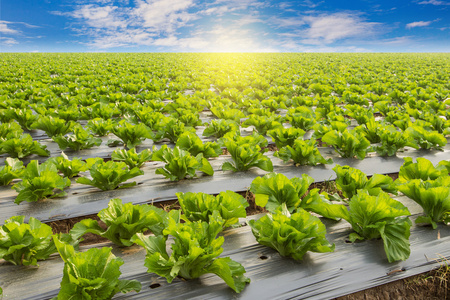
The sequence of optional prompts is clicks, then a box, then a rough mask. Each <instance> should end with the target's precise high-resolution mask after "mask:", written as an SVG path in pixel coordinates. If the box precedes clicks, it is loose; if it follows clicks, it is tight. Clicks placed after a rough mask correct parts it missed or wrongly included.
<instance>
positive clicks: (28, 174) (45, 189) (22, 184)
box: [12, 160, 71, 204]
mask: <svg viewBox="0 0 450 300" xmlns="http://www.w3.org/2000/svg"><path fill="white" fill-rule="evenodd" d="M70 184H71V182H70V179H69V178H66V177H61V176H60V175H59V174H58V173H57V170H56V167H55V165H53V164H51V163H44V164H41V165H39V162H38V161H37V160H32V161H31V162H30V163H29V164H28V165H27V167H26V169H25V172H24V174H23V180H22V181H19V182H18V183H16V184H14V185H13V186H12V188H13V189H15V190H16V192H18V193H19V194H18V195H17V197H16V199H15V200H14V203H16V204H20V203H21V202H23V201H27V202H36V201H39V200H42V199H45V198H56V197H63V196H65V195H66V192H64V189H65V188H67V187H69V186H70ZM55 189H58V190H60V191H61V192H59V193H56V192H55Z"/></svg>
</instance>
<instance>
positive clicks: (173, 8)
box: [133, 0, 198, 33]
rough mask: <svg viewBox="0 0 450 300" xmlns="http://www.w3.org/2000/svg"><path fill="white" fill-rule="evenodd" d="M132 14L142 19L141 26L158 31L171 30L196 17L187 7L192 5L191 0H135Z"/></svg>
mask: <svg viewBox="0 0 450 300" xmlns="http://www.w3.org/2000/svg"><path fill="white" fill-rule="evenodd" d="M136 3H137V5H136V8H135V9H134V10H133V15H135V16H137V17H138V18H139V19H141V20H143V24H142V25H143V26H144V27H146V28H150V29H152V30H154V31H158V32H169V33H171V32H173V31H174V30H175V29H176V28H179V27H181V26H184V25H185V24H186V23H187V22H189V21H192V20H195V19H197V18H198V17H197V16H196V15H195V14H190V13H188V12H187V9H188V8H190V7H192V6H193V5H194V2H193V1H192V0H171V1H167V0H147V1H143V0H137V2H136Z"/></svg>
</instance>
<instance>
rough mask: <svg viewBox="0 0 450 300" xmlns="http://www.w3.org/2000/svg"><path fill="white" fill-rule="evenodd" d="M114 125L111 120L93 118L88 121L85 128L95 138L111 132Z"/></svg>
mask: <svg viewBox="0 0 450 300" xmlns="http://www.w3.org/2000/svg"><path fill="white" fill-rule="evenodd" d="M113 126H114V123H113V121H112V120H111V119H106V120H105V119H102V118H94V119H92V120H89V121H88V123H87V126H86V128H87V129H89V130H90V131H91V132H92V133H94V134H95V135H97V136H106V135H108V133H110V132H111V130H112V128H113Z"/></svg>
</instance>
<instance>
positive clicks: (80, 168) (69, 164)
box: [47, 152, 88, 178]
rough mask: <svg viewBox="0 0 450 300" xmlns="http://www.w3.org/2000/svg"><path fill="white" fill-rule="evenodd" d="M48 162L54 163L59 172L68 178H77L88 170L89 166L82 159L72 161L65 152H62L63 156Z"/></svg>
mask: <svg viewBox="0 0 450 300" xmlns="http://www.w3.org/2000/svg"><path fill="white" fill-rule="evenodd" d="M47 162H48V163H53V164H54V165H55V166H56V168H57V169H58V171H59V172H61V173H62V174H63V175H64V177H68V178H72V177H74V176H77V175H78V174H79V173H80V172H84V171H86V170H87V169H88V165H87V164H86V163H85V162H84V161H82V160H81V159H80V158H77V157H75V158H73V159H72V160H70V159H69V158H68V157H67V155H66V154H65V153H64V152H61V156H58V157H52V158H50V159H49V160H47Z"/></svg>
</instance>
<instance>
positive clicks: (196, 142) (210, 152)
mask: <svg viewBox="0 0 450 300" xmlns="http://www.w3.org/2000/svg"><path fill="white" fill-rule="evenodd" d="M175 146H177V147H179V148H180V149H181V150H186V151H188V152H189V153H191V154H192V155H193V156H197V155H198V154H200V153H202V154H203V157H204V158H210V157H218V156H219V155H220V154H222V149H221V148H220V146H219V144H217V143H216V142H205V143H203V142H202V140H201V139H200V137H199V136H198V135H197V134H195V133H193V132H185V133H183V134H181V135H180V136H179V137H178V140H177V142H176V144H175Z"/></svg>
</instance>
